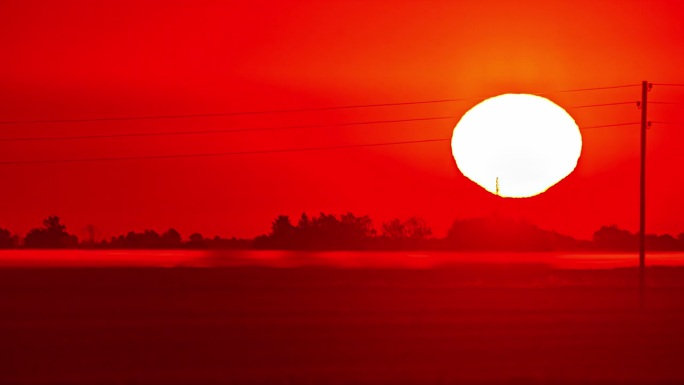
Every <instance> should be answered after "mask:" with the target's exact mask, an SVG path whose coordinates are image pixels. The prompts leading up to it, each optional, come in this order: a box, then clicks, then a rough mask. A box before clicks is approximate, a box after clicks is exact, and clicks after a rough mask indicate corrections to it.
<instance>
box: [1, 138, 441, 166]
mask: <svg viewBox="0 0 684 385" xmlns="http://www.w3.org/2000/svg"><path fill="white" fill-rule="evenodd" d="M447 141H451V139H450V138H449V139H445V138H437V139H421V140H406V141H399V142H380V143H364V144H348V145H337V146H321V147H300V148H283V149H271V150H253V151H230V152H214V153H193V154H172V155H141V156H121V157H106V158H75V159H47V160H20V161H2V162H0V165H14V164H43V163H80V162H109V161H118V160H149V159H171V158H197V157H218V156H231V155H252V154H277V153H288V152H308V151H326V150H342V149H350V148H364V147H381V146H395V145H405V144H418V143H437V142H447Z"/></svg>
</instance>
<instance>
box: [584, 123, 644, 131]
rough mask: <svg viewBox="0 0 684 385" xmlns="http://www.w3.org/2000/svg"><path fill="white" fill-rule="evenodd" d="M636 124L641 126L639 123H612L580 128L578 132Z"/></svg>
mask: <svg viewBox="0 0 684 385" xmlns="http://www.w3.org/2000/svg"><path fill="white" fill-rule="evenodd" d="M637 124H641V123H640V122H628V123H613V124H601V125H598V126H584V127H580V130H587V129H592V128H604V127H620V126H634V125H637Z"/></svg>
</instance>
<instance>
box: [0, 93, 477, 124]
mask: <svg viewBox="0 0 684 385" xmlns="http://www.w3.org/2000/svg"><path fill="white" fill-rule="evenodd" d="M483 99H484V98H465V99H440V100H421V101H413V102H398V103H377V104H359V105H349V106H336V107H313V108H293V109H281V110H263V111H234V112H219V113H206V114H185V115H148V116H120V117H102V118H86V119H45V120H14V121H0V124H1V125H10V124H34V123H85V122H106V121H129V120H156V119H191V118H210V117H223V116H239V115H266V114H279V113H288V112H312V111H330V110H344V109H355V108H372V107H391V106H407V105H420V104H436V103H449V102H461V101H468V100H483Z"/></svg>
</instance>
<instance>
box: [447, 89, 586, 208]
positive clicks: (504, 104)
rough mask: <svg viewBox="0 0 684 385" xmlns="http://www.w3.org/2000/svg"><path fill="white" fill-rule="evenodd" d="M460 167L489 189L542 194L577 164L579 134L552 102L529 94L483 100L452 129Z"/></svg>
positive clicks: (512, 193)
mask: <svg viewBox="0 0 684 385" xmlns="http://www.w3.org/2000/svg"><path fill="white" fill-rule="evenodd" d="M451 150H452V153H453V155H454V159H455V160H456V165H457V166H458V169H459V170H460V171H461V172H462V173H463V175H465V176H466V177H467V178H468V179H470V180H472V181H473V182H475V183H477V184H478V185H480V186H481V187H482V188H484V189H485V190H487V191H489V192H491V193H492V194H497V195H499V196H501V197H509V198H527V197H532V196H535V195H538V194H541V193H543V192H544V191H546V190H547V189H549V188H550V187H552V186H553V185H555V184H556V183H558V182H560V181H561V180H562V179H563V178H565V177H566V176H568V175H569V174H570V173H571V172H572V171H573V170H574V169H575V166H577V160H578V159H579V156H580V153H581V152H582V135H581V134H580V132H579V128H578V127H577V124H576V123H575V121H574V119H573V118H572V117H571V116H570V115H569V114H568V113H567V112H566V111H565V110H564V109H563V108H561V107H560V106H558V105H557V104H555V103H553V102H552V101H550V100H548V99H546V98H543V97H540V96H536V95H529V94H504V95H499V96H495V97H493V98H490V99H486V100H484V101H483V102H481V103H479V104H478V105H476V106H475V107H473V108H471V109H470V110H469V111H468V112H466V113H465V115H463V117H462V118H461V120H460V121H459V122H458V124H457V125H456V127H455V128H454V134H453V136H452V138H451Z"/></svg>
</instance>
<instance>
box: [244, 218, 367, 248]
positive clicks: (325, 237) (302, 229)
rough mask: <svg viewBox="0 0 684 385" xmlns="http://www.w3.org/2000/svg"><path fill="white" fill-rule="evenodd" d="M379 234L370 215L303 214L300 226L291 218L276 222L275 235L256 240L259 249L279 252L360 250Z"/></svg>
mask: <svg viewBox="0 0 684 385" xmlns="http://www.w3.org/2000/svg"><path fill="white" fill-rule="evenodd" d="M374 235H375V229H373V222H372V221H371V219H370V218H369V217H368V216H362V217H357V216H355V215H354V214H352V213H347V214H344V215H341V216H340V217H339V218H337V217H336V216H335V215H332V214H325V213H321V214H320V215H319V216H317V217H316V216H314V217H312V218H311V219H309V217H308V216H307V215H306V213H304V214H302V216H301V218H300V219H299V222H298V224H297V225H296V226H294V225H292V223H291V222H290V218H289V217H288V216H284V215H281V216H279V217H277V218H276V219H275V221H273V224H272V225H271V232H270V233H269V234H268V235H261V236H259V237H256V238H255V239H254V247H256V248H275V249H316V250H323V249H340V250H344V249H360V248H363V247H365V246H367V245H368V243H369V241H370V240H371V239H372V237H373V236H374Z"/></svg>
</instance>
